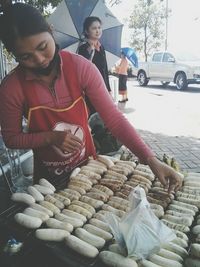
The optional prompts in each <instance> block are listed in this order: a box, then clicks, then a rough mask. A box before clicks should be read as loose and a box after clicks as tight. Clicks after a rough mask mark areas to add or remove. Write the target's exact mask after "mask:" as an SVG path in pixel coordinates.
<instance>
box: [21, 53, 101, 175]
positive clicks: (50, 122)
mask: <svg viewBox="0 0 200 267" xmlns="http://www.w3.org/2000/svg"><path fill="white" fill-rule="evenodd" d="M60 54H61V56H62V60H63V72H64V75H65V82H66V83H67V87H68V88H69V91H70V94H71V97H72V99H73V103H72V104H71V105H70V106H69V107H66V108H63V109H55V108H50V107H48V106H41V105H40V104H39V103H40V101H39V100H38V95H37V94H36V93H35V91H36V90H37V85H36V86H34V87H35V88H33V89H32V88H31V90H29V89H28V82H29V81H25V82H24V80H23V91H24V93H25V97H26V101H27V104H28V131H29V133H37V132H45V131H54V130H56V131H68V132H71V133H72V134H75V135H76V136H77V137H79V138H80V139H81V140H82V142H83V146H82V148H81V149H80V150H79V151H74V152H72V153H66V154H65V153H63V152H62V151H61V150H60V149H59V148H58V147H56V146H48V147H42V148H38V149H34V160H35V164H36V166H35V168H34V169H35V170H36V169H37V170H36V172H37V174H36V176H38V175H39V176H40V177H45V178H47V179H51V178H56V177H64V176H65V177H67V176H68V175H67V174H69V172H71V170H72V169H74V168H75V167H76V166H78V165H80V164H82V163H83V162H85V161H86V160H87V159H88V157H89V156H91V155H93V156H94V157H95V155H96V152H95V147H94V144H93V140H92V137H91V133H90V129H89V126H88V113H87V107H86V104H85V101H84V98H83V96H82V94H81V89H80V85H79V84H78V78H77V73H76V70H75V66H74V64H73V61H72V59H71V55H70V53H67V52H61V53H60ZM69 66H70V68H69ZM26 83H27V84H26ZM38 166H39V168H38ZM38 172H39V173H38Z"/></svg>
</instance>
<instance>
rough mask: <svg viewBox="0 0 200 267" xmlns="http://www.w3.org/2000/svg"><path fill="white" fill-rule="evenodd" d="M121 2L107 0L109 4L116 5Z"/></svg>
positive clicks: (119, 0)
mask: <svg viewBox="0 0 200 267" xmlns="http://www.w3.org/2000/svg"><path fill="white" fill-rule="evenodd" d="M121 2H122V0H108V3H109V5H110V6H114V5H118V4H120V3H121Z"/></svg>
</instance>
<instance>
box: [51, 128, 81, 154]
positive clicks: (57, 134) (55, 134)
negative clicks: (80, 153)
mask: <svg viewBox="0 0 200 267" xmlns="http://www.w3.org/2000/svg"><path fill="white" fill-rule="evenodd" d="M47 136H48V138H47V140H46V144H47V145H56V146H57V147H58V148H60V149H61V150H62V152H63V153H71V152H73V151H75V150H79V149H81V148H82V146H83V142H82V140H81V139H80V138H78V137H77V136H76V135H74V134H72V133H71V132H70V131H52V132H48V134H47Z"/></svg>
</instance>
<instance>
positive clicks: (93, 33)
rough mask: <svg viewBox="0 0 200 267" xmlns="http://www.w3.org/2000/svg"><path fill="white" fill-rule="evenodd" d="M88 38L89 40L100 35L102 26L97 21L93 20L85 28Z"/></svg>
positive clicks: (95, 38) (98, 37) (96, 38)
mask: <svg viewBox="0 0 200 267" xmlns="http://www.w3.org/2000/svg"><path fill="white" fill-rule="evenodd" d="M86 33H87V35H88V38H89V39H91V40H98V39H100V38H101V35H102V26H101V23H100V22H99V21H94V22H92V24H91V25H90V26H89V28H88V30H87V32H86Z"/></svg>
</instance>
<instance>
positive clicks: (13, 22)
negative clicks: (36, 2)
mask: <svg viewBox="0 0 200 267" xmlns="http://www.w3.org/2000/svg"><path fill="white" fill-rule="evenodd" d="M42 32H50V33H51V29H50V26H49V24H48V23H47V21H46V20H45V18H44V17H43V16H42V14H41V13H40V11H39V10H37V9H36V8H34V7H33V6H30V5H28V4H24V3H15V4H13V5H9V6H8V7H7V8H6V9H5V10H4V11H3V15H1V16H0V40H2V42H3V44H4V45H5V47H6V49H7V50H8V51H9V52H13V51H14V45H15V41H16V40H17V39H18V38H24V37H28V36H30V35H34V34H38V33H42Z"/></svg>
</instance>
